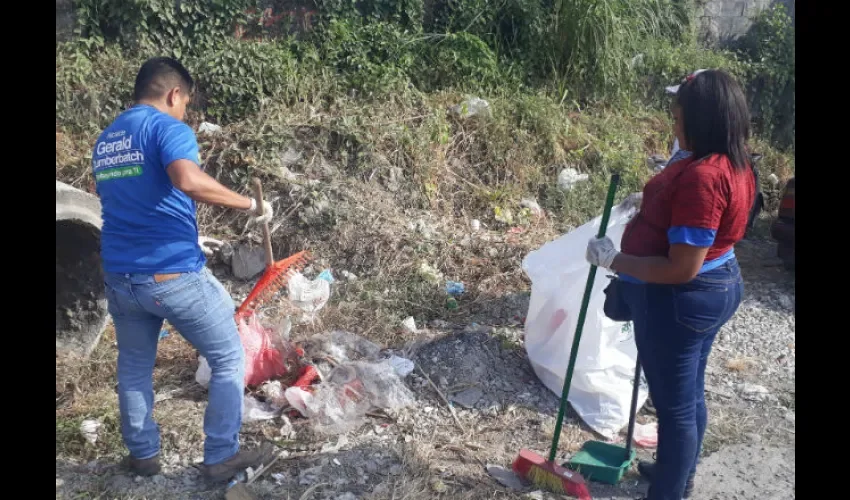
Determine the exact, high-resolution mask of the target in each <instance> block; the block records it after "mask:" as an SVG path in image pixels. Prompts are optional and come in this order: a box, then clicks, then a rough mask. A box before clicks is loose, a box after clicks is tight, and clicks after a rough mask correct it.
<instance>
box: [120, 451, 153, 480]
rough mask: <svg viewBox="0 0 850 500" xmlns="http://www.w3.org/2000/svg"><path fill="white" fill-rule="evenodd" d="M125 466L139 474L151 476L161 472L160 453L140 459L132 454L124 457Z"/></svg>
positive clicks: (123, 464)
mask: <svg viewBox="0 0 850 500" xmlns="http://www.w3.org/2000/svg"><path fill="white" fill-rule="evenodd" d="M121 465H122V466H123V467H125V468H127V469H129V470H130V472H132V473H133V474H135V475H137V476H144V477H150V476H155V475H157V474H159V470H160V467H159V455H156V456H153V457H151V458H145V459H139V458H133V457H132V456H130V455H127V457H125V458H124V461H123V463H122V464H121Z"/></svg>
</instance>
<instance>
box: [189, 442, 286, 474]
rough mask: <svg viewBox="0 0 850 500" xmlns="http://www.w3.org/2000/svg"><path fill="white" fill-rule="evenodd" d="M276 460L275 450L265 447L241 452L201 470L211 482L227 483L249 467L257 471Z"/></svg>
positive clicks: (205, 466)
mask: <svg viewBox="0 0 850 500" xmlns="http://www.w3.org/2000/svg"><path fill="white" fill-rule="evenodd" d="M273 458H274V448H273V447H272V446H269V445H263V446H260V447H259V448H257V449H256V450H250V451H244V450H243V451H240V452H238V453H236V455H233V456H232V457H230V458H228V459H227V460H225V461H224V462H221V463H217V464H214V465H204V466H203V467H202V468H201V470H202V471H203V473H204V476H206V478H207V479H208V480H210V481H214V482H220V481H227V480H228V479H230V478H232V477H233V476H235V475H236V474H238V473H240V472H242V471H244V470H245V469H247V468H248V467H251V468H252V469H254V470H257V469H258V468H259V467H260V466H262V465H268V464H269V463H270V462H271V461H272V459H273Z"/></svg>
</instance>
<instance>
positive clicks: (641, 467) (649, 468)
mask: <svg viewBox="0 0 850 500" xmlns="http://www.w3.org/2000/svg"><path fill="white" fill-rule="evenodd" d="M637 469H638V472H640V475H641V476H643V477H645V478H646V479H647V480H648V481H649V482H650V483H651V482H652V477H653V475H654V473H655V463H654V462H644V461H640V462H638V466H637ZM693 492H694V476H689V477H688V482H687V483H685V498H690V497H691V495H692V494H693Z"/></svg>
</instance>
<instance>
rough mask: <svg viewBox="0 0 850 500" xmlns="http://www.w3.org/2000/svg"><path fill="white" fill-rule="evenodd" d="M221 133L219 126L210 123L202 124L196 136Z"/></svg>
mask: <svg viewBox="0 0 850 500" xmlns="http://www.w3.org/2000/svg"><path fill="white" fill-rule="evenodd" d="M220 133H221V126H219V125H216V124H214V123H210V122H203V123H201V126H199V127H198V134H205V135H218V134H220Z"/></svg>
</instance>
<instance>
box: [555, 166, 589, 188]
mask: <svg viewBox="0 0 850 500" xmlns="http://www.w3.org/2000/svg"><path fill="white" fill-rule="evenodd" d="M587 178H588V175H587V174H581V173H579V171H578V170H576V169H574V168H572V167H567V168H565V169H563V170H561V173H559V174H558V187H559V188H561V189H562V190H564V191H569V190H570V189H572V188H573V187H574V186H575V185H576V184H578V183H579V182H582V181H586V180H587Z"/></svg>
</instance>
